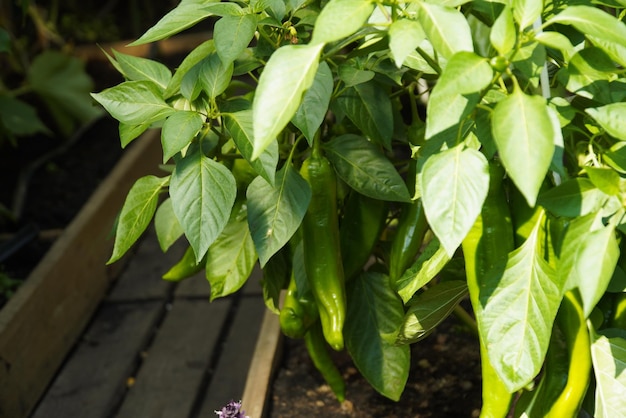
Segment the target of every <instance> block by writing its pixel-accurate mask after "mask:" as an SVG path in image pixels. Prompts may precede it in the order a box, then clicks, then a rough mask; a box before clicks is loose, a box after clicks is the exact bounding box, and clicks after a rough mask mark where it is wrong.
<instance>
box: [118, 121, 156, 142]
mask: <svg viewBox="0 0 626 418" xmlns="http://www.w3.org/2000/svg"><path fill="white" fill-rule="evenodd" d="M150 125H151V124H150V123H142V124H139V125H127V124H125V123H123V122H120V124H119V135H120V144H121V146H122V148H126V147H127V146H128V144H130V143H131V142H132V141H133V140H134V139H137V138H138V137H139V136H140V135H141V134H142V133H144V132H145V131H146V130H148V128H149V127H150Z"/></svg>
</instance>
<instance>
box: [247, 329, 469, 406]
mask: <svg viewBox="0 0 626 418" xmlns="http://www.w3.org/2000/svg"><path fill="white" fill-rule="evenodd" d="M284 347H285V348H284V350H285V352H284V356H283V361H282V363H281V365H280V368H279V370H278V373H277V375H276V378H275V381H274V384H273V386H272V392H271V404H270V411H271V412H270V418H292V417H293V418H296V417H298V418H302V417H307V418H316V417H320V418H331V417H351V418H426V417H433V418H446V417H450V418H452V417H478V415H479V412H480V405H481V386H480V385H481V382H480V354H479V347H478V341H477V339H476V338H475V337H474V336H472V335H470V334H469V333H467V332H466V331H465V330H464V329H462V328H461V327H460V326H459V325H458V322H457V321H456V319H455V318H449V319H447V320H446V321H444V322H443V323H442V324H441V325H440V326H439V327H438V328H437V330H436V331H435V332H434V333H433V334H431V335H430V336H428V337H427V338H425V339H424V340H422V341H420V342H418V343H417V344H414V345H413V346H412V351H411V358H412V361H411V371H410V374H409V379H408V383H407V385H406V388H405V390H404V393H403V395H402V397H401V398H400V401H399V402H393V401H391V400H389V399H387V398H385V397H383V396H381V395H380V394H378V393H377V392H376V391H375V390H374V389H373V388H372V387H371V386H370V385H369V384H368V383H367V381H366V380H365V379H364V378H363V377H362V376H361V375H360V373H359V372H358V371H357V369H356V368H355V367H354V364H353V363H352V361H351V360H350V358H349V356H348V355H347V354H346V353H336V364H337V365H338V367H339V369H340V370H341V372H342V374H343V376H344V379H345V380H346V401H345V402H344V403H343V404H340V403H339V402H338V401H337V399H336V398H335V397H334V395H333V393H332V392H331V390H330V388H329V387H328V385H326V384H325V382H324V381H323V379H322V378H321V376H320V375H319V373H318V372H317V370H316V369H315V367H314V366H313V364H312V363H311V361H310V360H309V358H308V353H307V351H306V347H305V346H304V343H303V341H300V340H289V339H287V340H286V341H285V345H284ZM244 407H245V405H244Z"/></svg>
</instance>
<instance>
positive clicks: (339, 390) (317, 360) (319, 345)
mask: <svg viewBox="0 0 626 418" xmlns="http://www.w3.org/2000/svg"><path fill="white" fill-rule="evenodd" d="M304 341H305V343H306V348H307V351H308V352H309V356H310V357H311V360H313V364H314V365H315V368H316V369H317V370H319V372H320V373H321V374H322V377H323V378H324V380H325V381H326V383H328V386H330V389H331V390H332V391H333V393H334V394H335V396H336V397H337V400H338V401H339V402H343V401H344V400H345V399H346V383H345V381H344V380H343V376H341V373H340V372H339V369H337V366H336V365H335V363H334V362H333V359H332V358H331V356H330V354H329V353H328V350H327V349H326V342H325V341H324V335H323V334H322V330H321V327H320V324H319V322H316V323H315V324H313V326H312V327H311V329H309V332H307V333H306V336H305V337H304Z"/></svg>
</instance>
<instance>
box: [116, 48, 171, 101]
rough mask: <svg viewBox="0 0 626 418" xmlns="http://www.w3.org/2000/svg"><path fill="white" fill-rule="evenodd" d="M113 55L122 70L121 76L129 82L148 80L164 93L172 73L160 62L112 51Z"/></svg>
mask: <svg viewBox="0 0 626 418" xmlns="http://www.w3.org/2000/svg"><path fill="white" fill-rule="evenodd" d="M113 55H115V59H116V60H117V63H118V65H119V68H120V69H121V70H122V74H123V75H124V77H126V78H127V79H128V80H129V81H140V80H148V81H152V82H153V83H154V84H156V85H157V86H159V87H160V88H161V90H162V91H165V89H166V88H167V85H168V84H169V82H170V81H171V79H172V72H171V71H170V70H169V68H167V67H166V66H165V65H163V64H161V63H160V62H157V61H153V60H150V59H147V58H142V57H135V56H133V55H126V54H122V53H121V52H117V51H115V50H113Z"/></svg>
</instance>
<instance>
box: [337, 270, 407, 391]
mask: <svg viewBox="0 0 626 418" xmlns="http://www.w3.org/2000/svg"><path fill="white" fill-rule="evenodd" d="M347 292H348V300H358V301H367V303H351V304H348V312H347V314H346V323H345V326H344V335H345V339H346V346H347V348H348V352H349V353H350V356H351V357H352V359H353V360H354V364H355V366H356V367H357V369H359V371H360V372H361V374H362V375H363V376H364V377H365V378H366V379H367V381H368V382H369V383H370V384H371V385H372V386H373V387H374V389H376V390H377V391H378V392H379V393H381V394H382V395H384V396H386V397H387V398H389V399H392V400H395V401H397V400H398V399H400V395H401V394H402V391H403V390H404V386H405V385H406V381H407V378H408V374H409V363H410V355H411V354H410V350H409V346H408V345H404V346H397V345H395V344H394V341H395V338H396V336H397V334H398V329H399V327H400V325H401V324H402V318H403V316H404V310H403V308H402V302H401V301H400V299H399V298H398V297H397V295H396V294H395V293H394V292H393V290H392V289H391V288H390V286H389V278H388V277H387V276H385V275H383V274H380V273H374V272H367V273H364V274H363V275H361V276H360V277H359V278H358V279H357V280H353V281H352V282H350V284H349V286H348V289H347Z"/></svg>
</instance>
